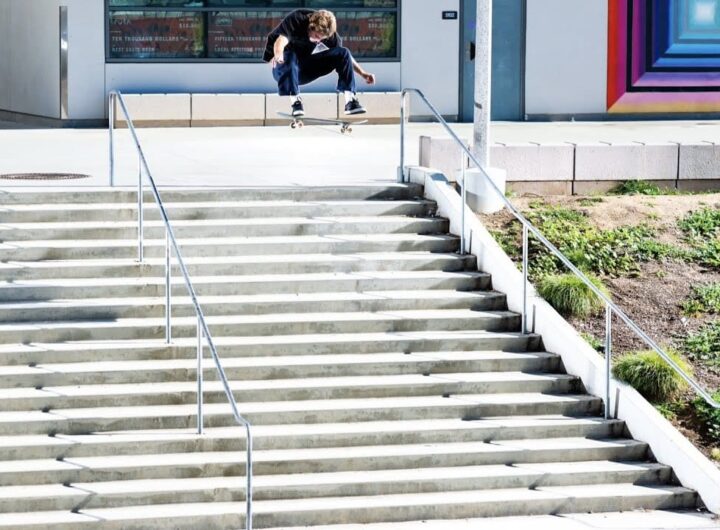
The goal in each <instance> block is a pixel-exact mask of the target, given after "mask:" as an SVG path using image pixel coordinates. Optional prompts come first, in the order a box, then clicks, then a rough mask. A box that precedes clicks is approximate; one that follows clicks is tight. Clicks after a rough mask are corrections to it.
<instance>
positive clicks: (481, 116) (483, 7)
mask: <svg viewBox="0 0 720 530" xmlns="http://www.w3.org/2000/svg"><path fill="white" fill-rule="evenodd" d="M475 43H476V45H475V50H476V54H475V120H474V121H475V127H474V133H473V138H474V145H473V154H474V155H475V157H476V158H477V159H478V161H480V162H481V163H482V165H483V167H484V168H486V167H488V166H489V164H490V86H491V85H490V74H491V70H492V0H477V29H476V35H475Z"/></svg>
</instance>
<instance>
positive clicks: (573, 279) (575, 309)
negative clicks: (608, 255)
mask: <svg viewBox="0 0 720 530" xmlns="http://www.w3.org/2000/svg"><path fill="white" fill-rule="evenodd" d="M588 278H589V279H590V281H591V282H592V283H593V284H594V285H595V286H596V287H597V288H598V289H600V290H601V291H602V292H603V293H604V294H605V295H606V296H608V297H609V296H610V293H609V291H608V290H607V288H606V287H605V286H604V285H603V283H602V281H600V279H599V278H596V277H594V276H592V275H590V276H588ZM538 293H539V294H540V296H542V297H543V298H545V300H547V301H548V303H549V304H550V305H551V306H553V307H554V308H555V309H557V310H558V311H559V312H560V313H562V314H563V315H566V316H575V317H588V316H590V315H592V314H595V313H598V312H600V311H602V309H603V308H604V306H605V304H604V302H603V301H602V300H601V299H600V298H599V297H598V295H596V294H595V293H594V292H593V291H592V290H591V289H590V287H588V286H587V285H586V284H585V283H584V282H583V281H582V280H581V279H580V278H578V277H577V276H575V275H574V274H572V273H570V274H551V275H549V276H545V277H544V278H542V280H540V283H539V284H538Z"/></svg>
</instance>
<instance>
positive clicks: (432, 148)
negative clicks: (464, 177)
mask: <svg viewBox="0 0 720 530" xmlns="http://www.w3.org/2000/svg"><path fill="white" fill-rule="evenodd" d="M461 140H463V141H464V142H466V143H467V140H464V139H462V138H461ZM420 165H421V166H422V167H431V168H435V169H437V170H438V171H439V172H440V173H442V174H443V175H445V176H446V177H447V179H448V180H449V181H451V182H455V180H456V176H457V172H458V171H460V167H461V166H462V150H461V149H460V146H458V145H457V143H456V142H455V140H453V139H452V138H435V137H432V136H421V137H420Z"/></svg>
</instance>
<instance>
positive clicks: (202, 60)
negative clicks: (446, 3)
mask: <svg viewBox="0 0 720 530" xmlns="http://www.w3.org/2000/svg"><path fill="white" fill-rule="evenodd" d="M103 3H104V7H105V22H104V25H105V62H106V63H111V64H157V63H163V64H167V63H169V64H216V63H221V64H223V63H226V64H264V62H263V60H262V58H261V57H258V58H255V59H253V58H247V57H245V58H223V57H199V58H190V57H179V58H163V57H160V58H146V59H144V58H122V57H110V48H111V47H110V13H111V12H112V11H126V12H127V11H133V12H138V13H141V12H157V11H168V12H201V13H205V12H216V11H223V12H237V11H286V12H287V13H290V12H292V11H294V10H295V9H302V8H304V7H305V6H298V7H277V8H273V7H272V6H269V7H268V6H264V7H252V6H234V7H219V6H214V7H175V6H173V7H112V8H111V7H110V0H104V2H103ZM328 9H330V10H332V12H333V13H335V14H338V13H342V12H348V13H352V12H358V11H379V12H385V13H395V14H396V16H397V24H396V28H395V38H396V39H397V44H396V46H395V56H394V57H358V58H357V60H358V61H360V62H363V63H399V62H400V58H401V57H402V49H401V48H402V0H397V7H362V8H360V7H333V8H328ZM341 36H342V35H341ZM207 37H208V35H207V34H206V35H205V39H206V40H205V44H206V46H207ZM343 37H344V36H343Z"/></svg>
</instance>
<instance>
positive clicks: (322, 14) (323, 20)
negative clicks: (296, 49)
mask: <svg viewBox="0 0 720 530" xmlns="http://www.w3.org/2000/svg"><path fill="white" fill-rule="evenodd" d="M310 31H312V32H316V33H319V34H320V35H322V36H323V37H325V38H328V37H330V36H332V35H333V34H334V33H335V32H336V31H337V19H336V18H335V15H334V14H333V13H332V12H330V11H327V10H326V9H320V10H319V11H315V13H313V14H312V15H310Z"/></svg>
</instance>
